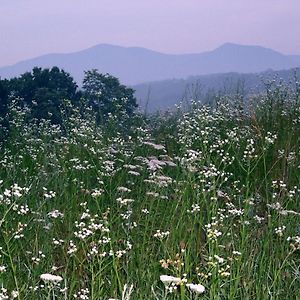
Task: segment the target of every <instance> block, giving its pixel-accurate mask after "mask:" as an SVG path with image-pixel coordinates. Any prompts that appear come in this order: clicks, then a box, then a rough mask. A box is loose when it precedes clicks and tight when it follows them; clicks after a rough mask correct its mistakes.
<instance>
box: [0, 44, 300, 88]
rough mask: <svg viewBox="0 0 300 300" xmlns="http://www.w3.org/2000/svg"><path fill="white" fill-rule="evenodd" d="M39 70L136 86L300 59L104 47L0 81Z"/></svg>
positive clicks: (9, 70)
mask: <svg viewBox="0 0 300 300" xmlns="http://www.w3.org/2000/svg"><path fill="white" fill-rule="evenodd" d="M35 66H38V67H43V68H47V67H52V66H58V67H60V68H63V69H64V70H66V71H67V72H69V73H70V74H71V75H72V76H73V77H74V78H75V80H76V81H77V83H79V84H81V82H82V79H83V75H84V71H85V70H90V69H98V70H99V71H100V72H102V73H110V74H112V75H113V76H116V77H118V78H119V79H120V80H121V82H122V83H124V84H130V85H135V84H138V83H143V82H150V81H158V80H165V79H172V78H187V77H188V76H193V75H203V74H213V73H226V72H240V73H254V72H261V71H265V70H267V69H273V70H281V69H289V68H292V67H298V66H300V55H283V54H281V53H279V52H276V51H274V50H271V49H267V48H263V47H260V46H242V45H237V44H230V43H227V44H224V45H223V46H221V47H219V48H217V49H215V50H213V51H209V52H204V53H196V54H181V55H174V54H163V53H159V52H156V51H152V50H148V49H145V48H139V47H129V48H126V47H120V46H113V45H107V44H100V45H97V46H94V47H91V48H89V49H85V50H82V51H78V52H74V53H67V54H59V53H58V54H48V55H43V56H40V57H36V58H33V59H30V60H26V61H21V62H19V63H17V64H15V65H12V66H6V67H2V68H0V77H1V78H11V77H14V76H18V75H20V74H22V73H24V72H26V71H30V70H31V69H32V68H33V67H35Z"/></svg>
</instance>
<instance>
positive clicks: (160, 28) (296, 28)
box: [0, 0, 300, 66]
mask: <svg viewBox="0 0 300 300" xmlns="http://www.w3.org/2000/svg"><path fill="white" fill-rule="evenodd" d="M299 15H300V0H42V1H41V0H0V66H6V65H11V64H14V63H16V62H18V61H21V60H25V59H28V58H33V57H36V56H39V55H43V54H48V53H68V52H75V51H79V50H83V49H86V48H88V47H91V46H94V45H97V44H100V43H106V44H113V45H120V46H128V47H130V46H140V47H145V48H148V49H152V50H157V51H160V52H164V53H199V52H203V51H209V50H212V49H214V48H217V47H218V46H220V45H222V44H224V43H226V42H231V43H237V44H244V45H260V46H264V47H268V48H272V49H274V50H277V51H279V52H282V53H284V54H300V17H299Z"/></svg>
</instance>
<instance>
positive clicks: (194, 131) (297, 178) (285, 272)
mask: <svg viewBox="0 0 300 300" xmlns="http://www.w3.org/2000/svg"><path fill="white" fill-rule="evenodd" d="M298 85H299V84H298ZM61 113H62V115H63V116H64V118H63V119H64V121H63V123H62V124H60V125H51V124H50V123H49V122H48V121H41V122H36V123H35V122H27V121H26V114H27V112H26V110H24V109H21V108H20V107H18V105H17V104H16V102H12V104H11V105H10V110H9V112H8V116H9V136H8V137H9V138H7V139H6V140H5V141H3V142H2V146H1V155H0V161H1V169H0V179H1V185H0V230H1V232H0V247H1V248H0V288H1V290H0V299H1V300H2V299H13V298H15V299H94V300H98V299H105V300H108V299H119V300H121V299H122V300H125V299H126V300H129V299H130V300H140V299H145V300H148V299H149V300H150V299H153V300H156V299H157V300H160V299H180V300H183V299H213V300H217V299H230V300H233V299H242V300H247V299H249V300H253V299H258V300H263V299H280V300H282V299H291V300H295V299H300V88H299V86H296V88H295V89H290V88H287V87H285V86H276V87H274V88H272V89H270V90H268V91H267V93H265V94H261V95H258V96H257V97H253V98H252V99H250V100H249V102H248V103H247V104H245V103H244V102H243V101H242V100H239V98H238V97H231V98H229V97H221V98H220V99H218V101H216V102H215V103H213V104H211V105H210V106H202V105H199V104H196V103H192V105H191V107H190V110H188V111H182V110H180V108H179V109H178V110H177V111H175V112H172V113H168V114H161V115H156V116H148V117H146V116H141V115H136V116H135V117H134V118H131V119H130V120H127V122H126V124H125V123H124V122H122V123H120V121H119V120H118V119H116V118H114V116H111V117H110V119H109V120H107V122H106V123H105V124H104V125H103V124H102V125H99V124H97V122H96V120H95V116H94V115H93V113H92V111H91V110H89V109H85V110H84V111H83V110H81V111H79V110H78V109H76V108H74V107H72V106H71V105H70V104H68V103H67V102H66V104H65V106H64V107H63V108H62V111H61ZM42 274H51V275H55V276H50V275H48V276H45V275H44V276H42V277H41V275H42ZM162 275H168V276H173V277H175V278H173V279H172V278H171V279H170V278H169V279H170V281H171V282H169V283H166V282H162V281H161V280H160V279H164V278H165V277H160V276H162ZM190 284H201V285H202V286H204V287H205V291H204V292H203V291H202V292H201V290H200V289H199V291H198V292H197V291H195V290H194V289H193V287H194V286H191V285H190ZM198 287H199V286H198ZM200 292H201V293H200Z"/></svg>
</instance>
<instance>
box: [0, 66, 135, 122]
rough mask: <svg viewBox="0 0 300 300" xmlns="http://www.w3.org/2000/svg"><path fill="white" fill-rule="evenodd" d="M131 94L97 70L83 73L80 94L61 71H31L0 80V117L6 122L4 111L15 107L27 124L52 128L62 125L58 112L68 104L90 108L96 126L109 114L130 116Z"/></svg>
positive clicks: (61, 116) (131, 107)
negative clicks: (43, 123)
mask: <svg viewBox="0 0 300 300" xmlns="http://www.w3.org/2000/svg"><path fill="white" fill-rule="evenodd" d="M133 92H134V91H133V90H132V89H130V88H128V87H125V86H123V85H121V84H120V82H119V80H118V79H117V78H115V77H113V76H111V75H109V74H100V73H99V72H98V71H97V70H91V71H87V72H85V76H84V80H83V88H82V89H81V90H80V89H78V86H77V84H76V83H75V81H74V79H73V78H72V77H71V76H70V74H68V73H66V72H65V71H64V70H60V69H59V68H58V67H53V68H51V69H41V68H37V67H35V68H34V69H33V70H32V71H31V72H26V73H24V74H22V75H21V76H19V77H15V78H12V79H10V80H7V79H4V80H0V108H1V111H0V117H2V118H6V117H7V110H8V107H9V106H11V105H14V104H15V103H17V105H18V106H20V107H21V108H23V109H27V110H29V111H30V114H27V116H26V117H27V122H28V123H31V122H35V121H38V122H39V121H40V120H49V121H50V122H51V123H52V124H62V122H63V119H64V116H63V115H62V114H61V109H62V108H63V106H64V105H65V100H68V101H71V103H72V105H73V106H75V107H82V106H89V107H91V108H92V109H93V110H94V111H95V113H96V114H97V119H98V122H100V121H102V122H103V121H104V122H105V121H106V119H107V117H108V115H110V114H113V115H115V116H117V117H118V118H121V116H122V115H128V116H131V115H132V114H133V111H134V109H135V108H136V106H137V104H136V99H135V98H134V96H133Z"/></svg>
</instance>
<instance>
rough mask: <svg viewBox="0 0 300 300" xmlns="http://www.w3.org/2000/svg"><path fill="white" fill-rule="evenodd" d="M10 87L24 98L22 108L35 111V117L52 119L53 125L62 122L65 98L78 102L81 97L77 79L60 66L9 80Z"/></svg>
mask: <svg viewBox="0 0 300 300" xmlns="http://www.w3.org/2000/svg"><path fill="white" fill-rule="evenodd" d="M7 87H8V90H9V91H10V92H12V93H13V94H14V95H15V96H17V97H20V98H22V103H21V105H22V106H27V107H29V108H30V109H31V118H36V119H42V118H43V119H50V120H51V121H52V122H53V123H60V122H61V117H60V105H61V104H62V102H63V100H64V99H68V100H71V101H72V102H76V101H78V98H79V94H78V92H77V85H76V83H75V82H74V80H73V78H72V77H71V76H70V75H69V74H68V73H66V72H65V71H64V70H60V69H59V68H58V67H53V68H51V69H42V68H37V67H35V68H34V69H33V70H32V72H26V73H24V74H22V75H21V76H20V77H17V78H13V79H11V80H9V81H8V82H7Z"/></svg>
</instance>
